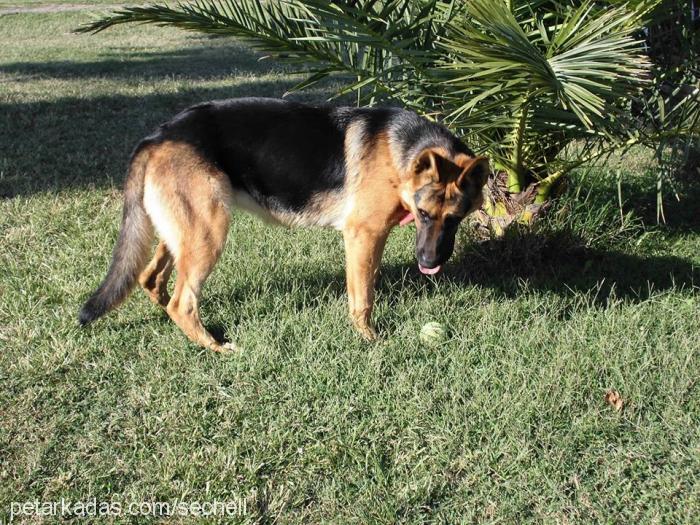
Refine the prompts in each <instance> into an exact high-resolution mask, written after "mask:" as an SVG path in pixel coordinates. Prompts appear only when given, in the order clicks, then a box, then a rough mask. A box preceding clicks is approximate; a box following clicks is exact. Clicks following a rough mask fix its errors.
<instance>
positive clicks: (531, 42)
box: [79, 0, 658, 234]
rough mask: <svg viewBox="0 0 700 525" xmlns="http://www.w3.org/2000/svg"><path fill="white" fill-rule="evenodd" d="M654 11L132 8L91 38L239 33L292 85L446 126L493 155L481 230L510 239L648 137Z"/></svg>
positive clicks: (531, 4)
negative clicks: (317, 87)
mask: <svg viewBox="0 0 700 525" xmlns="http://www.w3.org/2000/svg"><path fill="white" fill-rule="evenodd" d="M656 3H658V0H637V1H636V2H628V3H624V4H623V3H621V2H617V1H615V0H609V1H608V2H594V1H592V0H586V1H583V2H581V1H576V0H558V1H557V0H529V1H525V0H470V1H469V2H464V1H461V0H442V1H441V0H353V1H345V2H340V1H337V2H332V1H321V0H267V1H265V2H260V1H258V0H219V1H204V0H197V1H193V2H192V3H189V4H177V5H175V6H172V7H171V6H168V5H167V4H165V3H164V4H156V5H152V6H147V7H128V8H123V9H120V10H118V11H115V12H114V13H113V14H112V15H110V16H107V17H106V18H102V19H100V20H97V21H95V22H93V23H91V24H88V25H86V26H84V27H82V28H80V29H79V31H82V32H98V31H101V30H104V29H107V28H109V27H112V26H114V25H117V24H122V23H149V24H157V25H171V26H175V27H180V28H183V29H186V30H191V31H197V32H204V33H209V34H215V35H222V36H235V37H238V38H243V39H245V40H247V41H248V42H250V43H251V44H252V45H253V46H254V47H255V48H257V49H259V50H261V51H263V52H265V53H267V54H268V55H270V56H272V57H276V58H278V59H281V60H285V61H288V62H295V63H297V64H299V65H301V66H302V67H303V68H305V71H306V73H307V75H306V78H305V79H304V80H303V81H302V82H300V83H299V84H297V85H296V86H294V88H293V90H299V89H304V88H307V87H309V86H311V85H313V84H315V83H317V82H319V81H321V80H323V79H324V78H326V77H328V76H329V75H334V74H336V75H337V74H340V78H341V79H344V83H343V84H342V87H341V88H340V89H339V90H338V91H337V93H335V96H341V95H345V94H348V93H355V94H356V96H357V103H358V104H375V103H377V102H382V101H384V102H386V101H389V102H396V103H400V104H402V105H404V106H407V107H410V108H412V109H414V110H416V111H417V112H419V113H421V114H423V115H426V116H428V117H429V118H440V119H441V120H443V122H444V123H445V124H446V125H447V126H448V127H450V128H452V129H453V130H454V131H455V132H456V133H457V134H458V135H461V136H463V138H464V140H465V141H466V142H467V143H468V144H469V145H470V146H471V147H472V148H473V149H474V150H476V151H478V152H480V153H481V152H484V153H486V154H487V155H489V156H490V157H491V159H492V163H493V166H494V168H495V169H494V174H493V176H492V177H491V179H490V181H489V184H488V185H487V195H486V197H487V198H486V200H485V205H484V208H483V209H482V210H481V212H480V213H479V214H478V222H479V224H480V225H481V226H482V231H484V232H485V233H488V234H494V233H495V234H499V233H501V232H502V231H503V230H504V228H505V227H507V226H508V225H509V224H510V223H511V222H513V221H520V222H530V221H532V220H533V219H534V218H535V217H536V216H537V215H538V214H539V213H541V211H542V210H543V209H544V208H543V207H544V206H545V205H546V204H547V203H548V202H549V200H550V197H551V195H552V188H553V187H554V186H555V184H556V183H557V182H558V181H559V180H560V179H561V178H562V177H563V176H565V175H566V174H567V173H569V172H570V171H571V170H572V169H574V168H576V167H577V166H579V165H581V164H583V163H586V162H590V161H592V160H594V159H596V158H598V157H601V156H604V155H606V154H608V153H610V152H611V151H613V150H615V149H620V148H623V149H624V148H626V147H629V146H630V145H632V144H635V143H638V142H643V141H645V140H647V139H648V136H647V135H646V133H647V130H646V129H645V128H644V127H642V126H640V125H639V122H638V121H637V120H636V119H635V117H633V115H632V111H631V107H632V103H633V101H634V100H635V99H637V98H638V97H639V96H640V94H641V93H642V89H643V88H644V86H645V85H647V84H648V81H649V72H650V65H649V62H648V60H647V58H646V56H645V53H644V47H643V45H642V42H641V41H640V40H639V39H637V38H635V34H639V31H640V29H641V28H642V27H643V23H644V15H645V14H646V13H648V12H649V10H650V8H652V7H653V5H654V4H656ZM574 145H575V147H572V146H574Z"/></svg>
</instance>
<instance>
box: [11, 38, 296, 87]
mask: <svg viewBox="0 0 700 525" xmlns="http://www.w3.org/2000/svg"><path fill="white" fill-rule="evenodd" d="M75 38H81V36H78V35H76V36H75ZM82 38H85V37H82ZM203 42H204V44H203ZM206 42H207V41H206V40H204V41H203V39H202V38H197V39H196V44H197V45H193V46H191V47H187V48H183V49H177V50H172V51H158V52H147V51H134V50H132V49H129V48H123V49H122V48H112V49H110V50H109V51H107V54H106V56H105V57H104V58H101V59H99V60H94V61H86V62H76V61H71V60H55V61H51V62H12V63H9V64H0V74H6V75H22V76H25V77H27V78H26V79H20V80H19V81H26V82H31V81H34V80H36V79H37V78H54V79H61V80H76V79H86V80H88V79H95V78H108V79H110V80H121V81H127V82H129V81H136V80H140V79H147V80H150V81H152V82H155V81H157V80H159V79H158V77H161V78H173V77H177V78H192V79H210V78H219V77H221V76H224V75H229V74H237V75H247V74H261V73H266V72H269V71H271V70H275V71H285V69H284V68H283V67H281V66H280V65H279V63H272V62H269V61H265V60H260V55H259V54H256V53H254V52H253V51H251V50H250V49H248V48H247V47H246V46H244V45H243V44H241V43H238V42H235V41H233V42H232V41H231V40H227V41H226V44H225V45H224V44H223V43H222V42H223V41H221V40H218V39H212V40H211V44H210V45H206ZM117 55H118V56H117Z"/></svg>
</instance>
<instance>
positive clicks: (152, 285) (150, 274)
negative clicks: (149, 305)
mask: <svg viewBox="0 0 700 525" xmlns="http://www.w3.org/2000/svg"><path fill="white" fill-rule="evenodd" d="M172 272H173V256H172V254H171V253H170V251H169V250H168V247H167V246H166V245H165V242H164V241H160V243H158V246H157V247H156V252H155V254H154V255H153V259H151V262H150V263H148V266H146V269H145V270H144V271H143V272H141V275H140V276H139V283H140V284H141V286H142V287H143V289H144V290H145V291H146V293H147V294H148V297H149V298H150V299H151V301H153V302H154V303H155V304H157V305H159V306H162V307H163V308H166V307H167V306H168V303H169V302H170V294H169V293H168V280H169V279H170V274H171V273H172Z"/></svg>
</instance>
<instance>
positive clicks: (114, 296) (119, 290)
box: [78, 143, 153, 325]
mask: <svg viewBox="0 0 700 525" xmlns="http://www.w3.org/2000/svg"><path fill="white" fill-rule="evenodd" d="M145 146H146V144H145V143H142V144H140V145H139V146H138V147H137V148H136V150H135V151H134V154H133V155H132V157H131V163H130V168H129V174H128V175H127V178H126V184H125V186H124V213H123V217H122V227H121V231H120V232H119V239H118V240H117V244H116V246H115V247H114V252H113V253H112V263H111V265H110V267H109V271H108V272H107V277H105V278H104V281H102V284H101V285H100V287H99V288H98V289H97V290H95V292H94V293H93V294H92V295H91V296H90V298H89V299H88V300H87V302H86V303H85V304H84V305H83V307H82V309H81V310H80V314H79V315H78V319H79V320H80V324H81V325H86V324H88V323H90V322H92V321H94V320H95V319H97V318H98V317H101V316H102V315H104V314H106V313H107V312H108V311H110V310H111V309H112V308H114V307H115V306H117V305H118V304H119V303H121V302H122V301H123V300H124V299H126V297H127V296H128V295H129V292H130V291H131V289H132V288H133V287H134V284H136V279H137V278H138V275H139V273H140V272H141V271H142V270H143V268H144V267H145V266H146V263H147V262H148V255H149V252H150V247H151V242H152V241H153V226H152V224H151V220H150V219H149V217H148V215H147V214H146V210H145V209H144V206H143V185H144V175H145V171H146V164H147V162H148V149H147V148H145Z"/></svg>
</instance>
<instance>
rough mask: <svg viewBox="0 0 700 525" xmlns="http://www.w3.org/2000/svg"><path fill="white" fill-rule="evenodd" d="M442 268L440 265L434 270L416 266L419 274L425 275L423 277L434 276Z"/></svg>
mask: <svg viewBox="0 0 700 525" xmlns="http://www.w3.org/2000/svg"><path fill="white" fill-rule="evenodd" d="M441 268H442V265H439V264H438V265H437V266H436V267H435V268H426V267H425V266H421V265H420V264H419V265H418V269H419V270H420V273H422V274H425V275H435V274H436V273H438V272H439V271H440V269H441Z"/></svg>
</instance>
